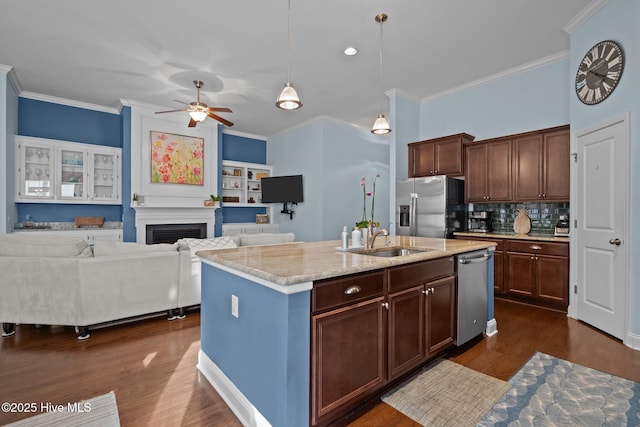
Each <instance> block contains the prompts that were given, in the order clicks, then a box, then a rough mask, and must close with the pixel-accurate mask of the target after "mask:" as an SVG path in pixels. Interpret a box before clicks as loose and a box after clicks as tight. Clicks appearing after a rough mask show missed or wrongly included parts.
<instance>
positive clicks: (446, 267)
mask: <svg viewBox="0 0 640 427" xmlns="http://www.w3.org/2000/svg"><path fill="white" fill-rule="evenodd" d="M453 268H454V267H453V257H447V258H440V259H434V260H431V261H424V262H420V263H416V264H408V265H403V266H399V267H394V268H391V269H390V270H389V292H395V291H399V290H401V289H405V288H408V287H410V286H414V285H419V284H421V283H425V282H429V281H431V280H434V279H439V278H441V277H446V276H452V275H453Z"/></svg>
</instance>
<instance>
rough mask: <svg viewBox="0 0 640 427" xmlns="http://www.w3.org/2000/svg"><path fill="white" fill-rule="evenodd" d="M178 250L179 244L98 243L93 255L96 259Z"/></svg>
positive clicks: (94, 247) (94, 246)
mask: <svg viewBox="0 0 640 427" xmlns="http://www.w3.org/2000/svg"><path fill="white" fill-rule="evenodd" d="M177 250H178V244H177V243H173V244H170V243H156V244H155V245H139V244H137V243H133V242H109V241H98V242H96V243H95V245H93V255H94V256H96V257H98V256H108V255H122V254H139V253H152V252H175V251H177Z"/></svg>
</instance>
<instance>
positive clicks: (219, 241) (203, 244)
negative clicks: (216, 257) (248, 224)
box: [178, 236, 238, 256]
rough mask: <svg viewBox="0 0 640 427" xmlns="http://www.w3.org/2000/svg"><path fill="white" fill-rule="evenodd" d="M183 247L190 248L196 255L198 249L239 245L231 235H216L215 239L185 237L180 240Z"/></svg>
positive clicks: (193, 254)
mask: <svg viewBox="0 0 640 427" xmlns="http://www.w3.org/2000/svg"><path fill="white" fill-rule="evenodd" d="M178 244H179V245H180V248H181V249H187V248H188V249H189V250H190V251H191V256H196V252H198V251H209V250H216V249H227V248H237V247H238V245H237V244H236V242H234V240H233V239H232V238H231V237H229V236H224V237H216V238H214V239H193V238H184V239H180V240H178Z"/></svg>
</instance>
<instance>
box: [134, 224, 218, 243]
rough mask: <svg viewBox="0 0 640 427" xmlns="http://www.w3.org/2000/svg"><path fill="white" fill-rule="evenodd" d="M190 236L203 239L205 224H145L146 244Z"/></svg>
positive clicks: (172, 241) (204, 236) (172, 240)
mask: <svg viewBox="0 0 640 427" xmlns="http://www.w3.org/2000/svg"><path fill="white" fill-rule="evenodd" d="M186 237H192V238H195V239H205V238H206V237H207V224H206V223H200V224H153V225H147V239H146V244H147V245H153V244H155V243H175V242H177V241H178V239H182V238H186Z"/></svg>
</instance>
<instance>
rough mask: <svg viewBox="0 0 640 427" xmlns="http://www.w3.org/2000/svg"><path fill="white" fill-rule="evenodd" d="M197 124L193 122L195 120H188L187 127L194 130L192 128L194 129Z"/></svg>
mask: <svg viewBox="0 0 640 427" xmlns="http://www.w3.org/2000/svg"><path fill="white" fill-rule="evenodd" d="M197 124H198V122H196V121H195V120H193V119H190V120H189V124H188V127H190V128H194V127H196V125H197Z"/></svg>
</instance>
